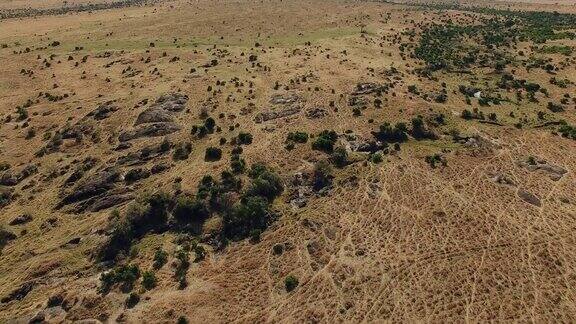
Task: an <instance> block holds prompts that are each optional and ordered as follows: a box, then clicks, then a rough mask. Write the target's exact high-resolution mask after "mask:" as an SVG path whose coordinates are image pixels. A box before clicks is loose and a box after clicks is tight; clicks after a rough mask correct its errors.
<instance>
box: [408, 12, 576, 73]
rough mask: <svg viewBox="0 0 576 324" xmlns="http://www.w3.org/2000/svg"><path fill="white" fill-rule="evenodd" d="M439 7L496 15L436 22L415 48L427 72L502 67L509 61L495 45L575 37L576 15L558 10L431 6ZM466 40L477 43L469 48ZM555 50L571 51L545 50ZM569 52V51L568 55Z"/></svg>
mask: <svg viewBox="0 0 576 324" xmlns="http://www.w3.org/2000/svg"><path fill="white" fill-rule="evenodd" d="M431 6H432V7H435V8H438V9H457V10H467V11H475V12H481V13H483V14H487V15H491V16H492V17H486V18H482V22H481V23H480V24H473V25H465V26H459V25H456V24H454V23H453V22H452V21H450V22H448V23H445V24H433V25H432V26H430V27H428V28H427V29H425V30H424V32H423V33H422V35H421V38H420V42H419V44H418V46H417V47H416V48H415V50H414V55H415V57H417V58H419V59H421V60H423V61H425V62H426V63H427V65H428V66H427V71H434V70H439V69H450V68H468V67H470V66H472V65H473V64H476V65H480V66H487V65H488V64H489V63H490V62H492V63H493V64H494V65H495V66H496V70H502V69H503V68H504V67H505V65H506V64H507V63H508V62H509V60H508V59H507V58H505V57H504V56H503V55H502V54H501V53H499V51H494V50H493V49H494V48H495V47H498V48H502V47H508V48H512V46H514V45H515V44H516V43H517V42H518V41H525V40H527V39H530V40H532V41H533V42H535V43H544V42H546V41H547V40H555V39H566V38H569V39H574V38H576V34H574V33H573V32H571V31H563V29H571V28H573V26H574V25H575V24H576V15H573V14H560V13H557V12H554V13H553V12H539V11H530V12H522V11H510V10H498V9H492V8H480V7H461V6H458V5H431ZM464 39H472V40H474V41H475V43H476V44H479V45H481V46H475V47H473V48H471V47H467V46H466V45H465V44H466V42H464V41H463V40H464ZM544 51H550V52H553V53H557V52H558V53H563V54H565V53H570V52H571V51H570V49H568V48H566V47H550V49H544ZM568 55H569V54H568Z"/></svg>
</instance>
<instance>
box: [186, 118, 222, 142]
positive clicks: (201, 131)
mask: <svg viewBox="0 0 576 324" xmlns="http://www.w3.org/2000/svg"><path fill="white" fill-rule="evenodd" d="M215 126H216V121H215V120H214V118H212V117H208V118H206V119H205V120H204V123H203V124H202V125H199V126H197V125H194V126H192V131H191V133H192V135H196V136H198V138H202V137H204V136H206V135H208V134H212V133H214V127H215Z"/></svg>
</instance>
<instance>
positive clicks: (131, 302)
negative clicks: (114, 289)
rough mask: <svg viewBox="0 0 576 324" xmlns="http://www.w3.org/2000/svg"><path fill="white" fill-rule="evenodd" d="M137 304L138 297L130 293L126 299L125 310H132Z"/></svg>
mask: <svg viewBox="0 0 576 324" xmlns="http://www.w3.org/2000/svg"><path fill="white" fill-rule="evenodd" d="M138 302H140V295H138V294H137V293H134V292H132V293H130V295H129V296H128V298H126V302H125V304H126V308H133V307H134V306H136V304H138Z"/></svg>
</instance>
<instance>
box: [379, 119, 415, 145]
mask: <svg viewBox="0 0 576 324" xmlns="http://www.w3.org/2000/svg"><path fill="white" fill-rule="evenodd" d="M372 135H373V136H374V137H375V138H376V139H377V140H379V141H382V142H387V143H401V142H406V141H407V140H408V127H406V123H396V124H395V125H394V126H392V125H391V124H390V123H384V124H382V125H380V128H379V130H378V131H377V132H372Z"/></svg>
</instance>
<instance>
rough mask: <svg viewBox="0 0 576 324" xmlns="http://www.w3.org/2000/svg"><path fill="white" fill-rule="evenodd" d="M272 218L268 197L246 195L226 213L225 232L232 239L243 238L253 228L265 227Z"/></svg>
mask: <svg viewBox="0 0 576 324" xmlns="http://www.w3.org/2000/svg"><path fill="white" fill-rule="evenodd" d="M270 219H271V213H270V211H269V210H268V201H267V200H266V199H264V198H262V197H259V196H251V197H246V198H244V199H242V201H241V202H240V203H239V204H237V205H235V206H234V207H233V208H232V210H231V211H229V212H227V213H226V214H224V217H223V221H224V234H225V235H226V236H227V237H229V238H232V239H242V238H245V237H247V236H248V235H249V233H250V231H252V230H253V229H265V228H266V226H267V225H268V222H269V221H270Z"/></svg>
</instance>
